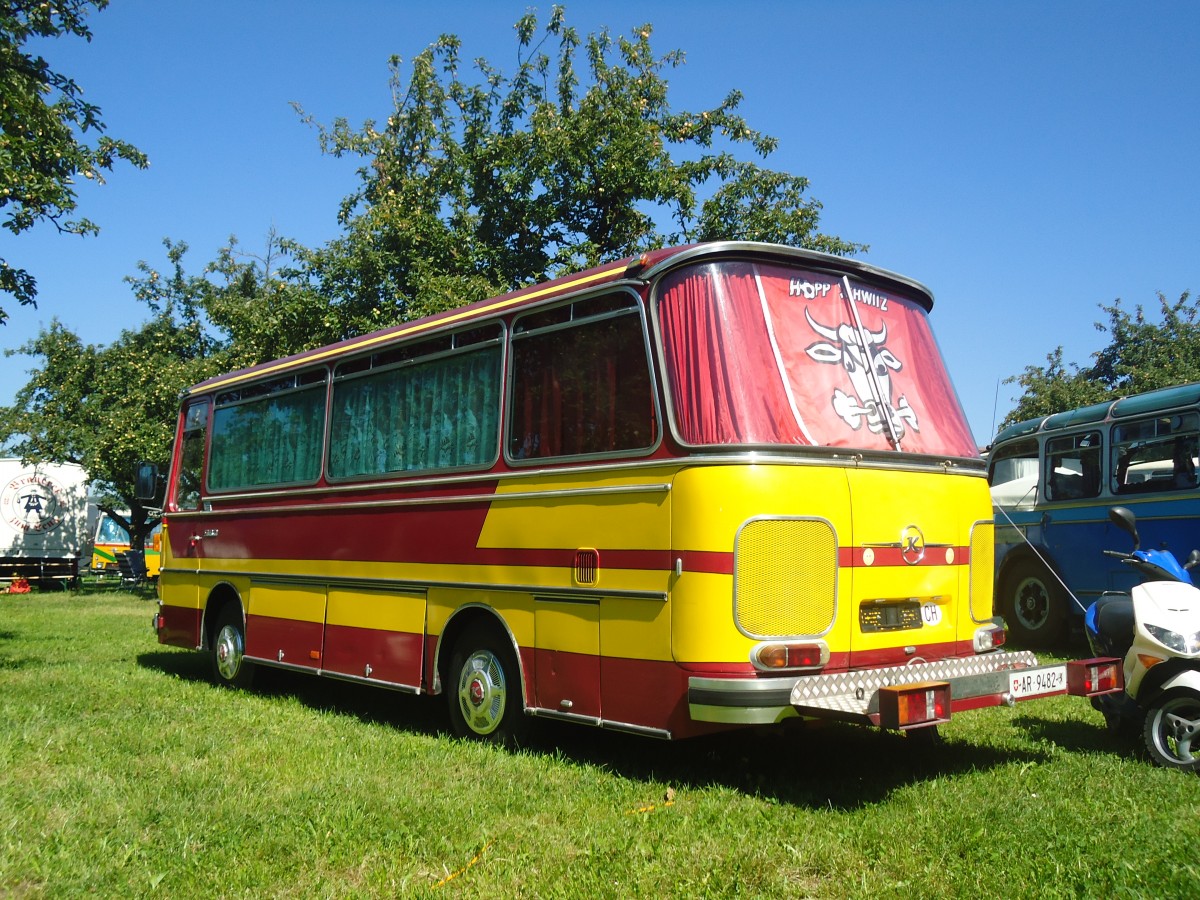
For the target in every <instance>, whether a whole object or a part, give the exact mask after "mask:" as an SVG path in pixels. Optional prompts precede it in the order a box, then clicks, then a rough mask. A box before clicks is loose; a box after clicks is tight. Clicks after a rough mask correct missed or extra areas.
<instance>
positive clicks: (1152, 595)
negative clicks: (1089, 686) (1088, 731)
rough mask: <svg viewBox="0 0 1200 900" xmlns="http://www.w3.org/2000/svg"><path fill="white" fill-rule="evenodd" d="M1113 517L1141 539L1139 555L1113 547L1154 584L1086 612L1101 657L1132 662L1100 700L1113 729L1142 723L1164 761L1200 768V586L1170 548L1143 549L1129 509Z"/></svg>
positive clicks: (1198, 561) (1197, 555) (1194, 560)
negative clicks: (1121, 682)
mask: <svg viewBox="0 0 1200 900" xmlns="http://www.w3.org/2000/svg"><path fill="white" fill-rule="evenodd" d="M1109 518H1110V519H1111V520H1112V521H1113V522H1114V523H1115V524H1116V525H1117V526H1118V527H1119V528H1121V529H1122V530H1123V531H1126V532H1127V533H1128V534H1129V535H1130V536H1131V537H1132V538H1133V552H1132V553H1121V552H1118V551H1116V550H1105V551H1104V553H1105V555H1106V556H1113V557H1116V558H1118V559H1120V560H1122V561H1123V562H1125V563H1128V564H1129V565H1131V566H1133V567H1134V568H1135V569H1137V570H1138V572H1140V573H1141V574H1142V575H1143V576H1145V578H1146V581H1145V582H1143V583H1142V584H1138V585H1136V586H1135V587H1134V588H1133V592H1132V595H1127V594H1106V595H1105V596H1103V597H1101V598H1100V599H1099V600H1097V601H1096V602H1095V603H1093V604H1092V605H1091V606H1090V607H1089V608H1088V611H1087V614H1086V615H1085V617H1084V630H1085V631H1086V632H1087V639H1088V643H1089V644H1090V645H1091V648H1092V651H1093V652H1094V653H1096V655H1097V656H1116V657H1122V658H1124V660H1125V692H1124V693H1115V694H1107V695H1104V696H1100V697H1095V698H1093V700H1092V704H1093V705H1094V706H1095V707H1096V709H1098V710H1100V711H1101V712H1102V713H1104V718H1105V721H1106V722H1107V723H1108V725H1109V727H1110V729H1112V730H1114V731H1117V730H1126V729H1134V728H1137V726H1138V725H1140V726H1141V728H1140V730H1141V732H1142V735H1143V737H1144V739H1145V742H1146V749H1147V750H1148V751H1149V752H1150V756H1151V758H1152V759H1153V760H1154V762H1155V763H1157V764H1158V765H1160V766H1166V767H1169V768H1177V769H1190V770H1192V771H1194V772H1200V589H1197V588H1196V587H1195V586H1194V585H1193V583H1192V578H1191V575H1190V574H1189V571H1188V570H1190V569H1192V568H1193V567H1195V566H1197V565H1200V550H1193V551H1192V553H1191V556H1190V557H1189V558H1188V561H1187V565H1186V566H1180V565H1179V562H1178V560H1176V559H1175V557H1174V556H1173V555H1172V554H1171V553H1170V552H1169V551H1166V550H1142V549H1140V547H1141V540H1140V538H1139V537H1138V532H1137V521H1136V519H1135V518H1134V515H1133V513H1132V512H1130V511H1129V510H1128V509H1126V508H1125V507H1123V506H1115V507H1113V508H1112V509H1111V510H1109Z"/></svg>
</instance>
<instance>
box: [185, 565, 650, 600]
mask: <svg viewBox="0 0 1200 900" xmlns="http://www.w3.org/2000/svg"><path fill="white" fill-rule="evenodd" d="M163 571H164V572H177V573H183V574H185V575H188V576H192V577H204V576H210V577H213V578H226V579H233V578H242V579H247V580H249V582H250V584H251V586H253V585H255V584H286V585H313V586H315V585H327V586H328V585H337V586H338V587H355V586H358V587H363V588H366V589H370V590H379V589H380V588H388V589H391V590H393V591H395V592H397V593H405V594H424V593H426V592H427V591H429V590H430V589H433V588H437V589H441V590H464V591H487V592H489V593H510V594H513V593H516V594H533V595H536V596H537V598H538V599H543V600H553V599H555V595H561V596H562V597H563V598H564V599H568V600H574V599H580V600H584V599H590V600H603V599H604V598H605V597H614V598H617V597H619V598H621V599H623V600H653V601H655V602H657V603H666V602H667V592H666V591H635V590H613V589H604V590H601V589H599V588H589V587H556V586H548V585H544V584H494V583H492V582H487V581H479V582H472V581H406V580H402V579H398V578H364V577H362V576H349V575H300V574H288V573H286V572H284V573H279V572H239V571H236V570H234V569H200V570H199V571H197V570H195V569H184V568H179V567H177V566H172V567H168V568H166V569H163ZM663 571H664V572H666V571H667V570H665V569H664V570H663ZM227 583H228V582H227ZM475 605H478V606H482V604H475ZM484 608H488V607H484Z"/></svg>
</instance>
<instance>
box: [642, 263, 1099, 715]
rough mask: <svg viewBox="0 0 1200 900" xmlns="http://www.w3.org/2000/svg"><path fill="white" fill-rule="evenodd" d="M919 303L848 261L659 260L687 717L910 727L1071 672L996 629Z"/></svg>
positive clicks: (972, 482) (955, 437) (964, 449)
mask: <svg viewBox="0 0 1200 900" xmlns="http://www.w3.org/2000/svg"><path fill="white" fill-rule="evenodd" d="M931 306H932V299H931V297H930V296H929V294H928V292H927V291H925V289H924V288H922V287H921V286H920V285H918V284H916V283H914V282H909V281H907V280H905V279H902V278H899V277H898V276H894V275H890V274H889V273H883V272H879V271H877V270H874V269H871V268H869V267H866V266H862V265H861V264H857V263H854V262H852V261H844V260H838V261H836V262H834V261H832V260H813V259H812V258H811V257H799V258H798V260H797V261H796V262H794V263H790V262H788V261H787V260H784V259H770V258H767V259H762V258H757V257H755V256H753V255H750V254H747V256H746V257H745V258H744V259H726V260H719V261H718V260H711V259H708V260H697V261H696V262H695V263H694V264H692V265H690V266H684V267H681V268H676V269H674V270H672V271H670V272H667V273H665V274H664V275H663V277H662V280H661V282H660V283H659V285H658V287H657V291H656V302H655V307H654V309H655V321H656V326H657V330H658V334H659V337H660V340H661V345H662V346H661V355H662V365H663V370H664V380H665V382H666V389H667V394H668V398H667V399H668V409H669V417H670V419H671V425H672V431H673V433H674V434H675V436H676V437H677V439H678V440H679V441H680V442H681V444H683V445H684V446H685V447H686V448H687V453H688V456H689V460H688V462H689V464H688V465H687V466H686V467H684V468H683V469H681V470H680V471H679V473H678V474H677V476H676V477H675V480H674V483H673V485H672V490H671V495H672V516H673V519H672V544H673V547H674V553H675V555H676V574H677V579H676V582H675V584H674V587H673V590H672V607H673V636H674V653H675V659H676V662H677V663H678V664H680V665H681V666H682V667H683V668H685V669H686V670H687V671H688V673H689V676H688V709H689V713H690V717H691V719H692V720H693V721H699V722H722V723H727V724H731V723H768V722H775V721H779V720H781V719H784V718H788V717H794V716H797V715H799V716H813V717H829V718H839V719H845V720H849V721H859V722H870V723H873V724H876V725H883V726H886V727H893V728H904V729H907V728H912V727H921V726H926V725H934V724H937V723H939V722H941V721H945V720H946V719H948V718H949V716H950V714H951V713H952V712H953V711H955V710H962V709H970V708H974V707H980V706H987V705H997V704H1001V703H1012V702H1015V701H1016V700H1020V699H1025V698H1027V697H1033V696H1044V695H1048V694H1055V693H1066V692H1067V691H1068V688H1069V684H1068V681H1074V680H1077V679H1074V678H1073V677H1071V678H1069V676H1068V668H1067V667H1066V666H1065V665H1063V666H1050V667H1041V666H1038V664H1037V660H1036V659H1035V658H1034V657H1033V655H1032V654H1029V653H1007V652H1004V651H1002V650H1000V649H999V648H1000V647H1001V646H1002V645H1003V643H1004V636H1005V631H1004V627H1003V624H1002V622H1000V621H999V620H998V619H993V613H992V568H993V547H994V544H993V541H994V532H993V525H992V518H991V504H990V499H989V494H988V488H987V484H986V481H985V478H984V465H983V462H982V461H981V460H980V458H979V456H978V453H977V451H976V447H975V444H974V442H973V439H972V437H971V433H970V430H969V427H968V426H967V424H966V420H965V417H964V415H963V413H962V409H961V406H960V405H959V403H958V400H957V397H956V395H955V393H954V390H953V387H952V386H951V384H950V381H949V378H948V376H947V374H946V372H945V369H944V367H943V365H942V361H941V356H940V353H939V352H938V349H937V346H936V342H935V341H934V339H933V335H932V333H931V332H930V330H929V327H928V323H927V320H926V314H927V313H928V311H929V309H930V307H931ZM1110 674H1111V673H1110ZM1108 687H1111V684H1109V685H1108ZM1101 689H1106V688H1103V687H1102V688H1101ZM1077 692H1078V691H1077Z"/></svg>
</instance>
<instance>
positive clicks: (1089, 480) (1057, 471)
mask: <svg viewBox="0 0 1200 900" xmlns="http://www.w3.org/2000/svg"><path fill="white" fill-rule="evenodd" d="M1046 472H1047V473H1048V477H1047V479H1046V499H1047V500H1081V499H1084V498H1087V497H1098V496H1099V495H1100V484H1101V478H1100V432H1099V431H1087V432H1084V433H1083V434H1071V435H1067V436H1065V437H1060V438H1054V439H1053V440H1049V441H1046Z"/></svg>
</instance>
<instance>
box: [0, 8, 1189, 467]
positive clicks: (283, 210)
mask: <svg viewBox="0 0 1200 900" xmlns="http://www.w3.org/2000/svg"><path fill="white" fill-rule="evenodd" d="M531 5H533V4H530V3H526V2H524V0H517V2H510V0H492V2H481V0H443V2H440V3H426V2H420V3H415V2H411V3H410V2H401V0H392V2H387V0H339V2H333V0H327V2H316V0H291V2H277V0H170V2H166V0H113V3H112V5H111V6H110V7H109V8H108V9H107V10H106V11H104V12H102V13H99V14H97V15H95V16H94V17H93V18H92V20H91V22H92V30H93V33H94V39H93V41H92V42H91V43H90V44H87V43H84V42H82V41H79V40H76V39H71V40H59V41H55V42H50V43H48V44H46V45H45V46H44V47H43V48H42V52H43V53H44V54H45V55H46V56H47V58H48V59H49V60H50V62H51V64H52V66H53V67H54V68H56V69H58V70H59V71H62V72H65V73H67V74H69V75H71V76H72V77H74V78H75V79H76V81H78V82H79V84H80V85H81V86H82V87H83V88H84V90H85V91H86V94H87V97H88V99H89V100H91V101H92V102H94V103H97V104H98V105H99V106H100V107H101V109H102V111H103V118H104V120H105V122H106V123H107V125H108V129H109V133H110V134H111V135H113V136H115V137H119V138H123V139H125V140H128V141H131V142H132V143H134V144H136V145H137V146H138V147H139V148H140V149H142V150H143V151H145V152H146V153H147V154H148V155H149V157H150V161H151V165H150V168H149V169H148V170H146V171H142V172H138V171H135V170H133V169H131V168H130V167H127V166H125V167H121V168H119V169H118V170H117V171H116V172H115V173H114V174H113V175H112V176H111V177H110V178H109V181H108V184H107V185H105V186H103V187H95V186H92V185H83V186H82V187H81V188H80V192H79V193H80V213H81V214H83V215H86V216H88V217H89V218H91V219H93V220H94V221H96V222H97V223H98V224H99V225H100V226H101V229H102V231H101V234H100V236H99V237H95V238H87V239H81V238H75V237H66V236H60V235H57V234H56V233H54V232H53V229H52V228H50V227H49V226H39V227H37V228H35V229H34V230H33V231H32V232H27V233H26V234H24V235H21V236H19V237H13V236H11V235H9V234H8V232H4V233H3V234H0V256H3V257H5V258H7V259H9V260H10V261H11V262H14V263H16V264H18V265H22V266H24V267H26V268H28V269H29V270H30V271H31V272H32V273H33V274H34V275H35V276H36V277H37V279H38V282H39V287H40V295H39V296H40V299H39V305H38V308H37V309H31V308H28V307H18V306H16V305H15V303H14V302H13V301H11V299H8V300H5V301H3V305H4V307H5V308H6V309H7V310H8V311H9V314H10V319H9V322H8V324H7V325H5V326H2V327H0V348H6V349H7V348H14V347H18V346H20V345H21V344H23V343H24V342H25V341H27V340H29V339H30V338H31V337H32V336H34V335H35V334H36V333H37V331H38V329H39V328H41V327H43V326H46V325H48V324H49V323H50V321H51V319H52V318H53V317H57V318H59V319H61V320H62V321H63V322H64V323H66V324H67V325H68V326H69V327H71V328H73V329H74V330H76V331H77V332H78V333H79V334H80V335H81V336H83V337H84V339H85V340H87V341H89V342H91V343H97V344H104V343H108V342H109V341H111V340H113V339H114V338H115V337H116V336H117V335H118V334H119V333H120V331H121V329H122V328H130V327H136V326H137V325H138V324H139V323H140V322H141V321H143V320H144V319H145V318H146V309H145V307H143V306H142V305H140V304H139V303H137V301H136V300H134V299H133V295H132V293H131V292H130V290H129V287H128V285H127V284H125V283H124V281H123V278H124V277H125V276H127V275H131V274H133V273H135V271H136V266H137V263H138V261H139V260H145V261H147V262H148V263H150V264H151V265H154V266H158V267H162V266H164V265H165V255H164V251H163V247H162V240H163V238H166V237H169V238H171V239H173V240H182V241H186V242H187V243H188V244H189V245H190V247H191V252H190V253H189V254H188V260H189V261H190V266H189V268H190V269H192V270H197V269H199V268H200V267H201V266H202V265H203V264H204V263H206V262H208V261H209V260H211V259H212V258H213V257H214V256H215V254H216V251H217V249H218V247H220V246H221V244H222V243H223V242H224V241H225V240H226V239H227V238H228V236H229V235H231V234H233V235H237V237H238V238H239V240H240V242H241V244H242V245H243V247H244V248H245V249H246V250H248V251H251V252H252V251H255V250H259V249H261V248H262V246H263V241H264V236H265V235H266V234H267V232H268V231H269V230H270V229H275V230H276V231H277V232H279V233H280V234H282V235H286V236H289V237H293V238H295V239H297V240H299V241H301V242H303V243H307V244H310V245H317V244H321V243H324V242H325V241H327V240H329V239H331V238H333V237H335V236H337V235H338V234H339V227H338V224H337V221H336V213H337V206H338V203H339V201H340V200H341V199H342V198H343V197H344V196H346V195H347V194H348V193H350V192H351V191H352V190H353V189H354V187H355V184H356V180H355V176H354V168H355V164H354V163H353V162H351V161H347V160H335V159H333V158H330V157H323V156H322V155H321V153H320V149H319V147H318V145H317V138H316V133H315V132H314V131H313V129H312V128H311V127H309V126H307V125H305V124H303V123H302V122H301V121H300V118H299V117H298V115H297V114H296V113H295V111H294V110H293V109H292V107H291V106H290V102H291V101H296V102H298V103H299V104H301V105H302V106H303V107H304V108H305V109H306V110H307V111H308V112H309V113H311V114H312V115H313V116H314V117H315V118H316V119H317V120H318V121H321V122H326V123H328V122H330V121H331V120H332V119H333V118H334V117H337V116H344V117H346V118H348V119H349V120H350V121H351V123H353V124H359V123H361V122H362V121H363V120H364V119H367V118H375V119H383V118H385V117H386V115H387V113H388V109H389V106H390V97H389V88H388V83H387V78H388V72H387V60H388V58H389V56H391V55H392V54H397V55H399V56H400V57H402V58H403V59H405V60H409V59H411V58H412V57H413V56H414V55H415V54H416V53H418V52H420V50H422V49H423V48H424V47H426V46H427V45H428V44H430V43H431V42H433V41H434V40H435V39H436V38H437V36H438V35H439V34H442V33H447V32H448V33H453V34H457V35H458V36H459V37H460V38H462V40H463V57H464V58H466V59H472V58H474V57H477V56H483V57H485V58H487V59H488V60H489V61H490V62H491V63H492V64H493V65H496V66H499V67H500V68H502V69H504V70H505V71H509V72H511V71H512V69H513V67H514V64H515V46H516V42H515V37H514V34H513V29H512V26H513V23H514V22H516V20H517V19H518V18H519V17H520V15H522V13H523V12H524V11H525V9H526V8H527V6H531ZM566 7H567V18H568V22H570V23H571V24H573V25H574V26H575V27H576V28H577V29H578V30H579V31H580V32H582V33H587V32H590V31H595V30H598V29H599V28H600V27H602V26H608V27H609V28H610V30H611V31H613V32H615V33H627V32H628V31H629V30H630V29H632V28H633V27H634V26H636V25H641V24H643V23H646V22H649V23H651V24H652V25H653V26H654V35H653V39H652V43H653V46H654V47H655V49H656V50H657V51H658V53H660V54H662V53H665V52H667V51H668V50H672V49H682V50H684V51H685V52H686V54H687V64H686V65H685V66H684V67H682V68H681V69H677V70H675V71H674V72H673V73H671V75H670V76H669V77H670V81H671V100H672V105H673V106H674V107H675V108H676V109H687V110H698V109H701V108H707V107H710V106H714V105H716V104H717V103H718V102H719V101H720V100H721V98H723V97H724V96H725V94H726V93H727V92H728V91H729V90H730V89H732V88H737V89H739V90H741V91H742V92H743V93H744V94H745V102H744V104H743V107H742V111H743V113H744V115H745V116H746V118H747V119H748V121H749V123H750V125H751V126H752V127H755V128H758V129H760V130H762V131H765V132H766V133H768V134H772V135H774V136H776V137H777V138H778V139H779V149H778V151H777V152H776V153H775V154H774V155H773V156H771V157H770V158H769V159H768V160H767V165H769V166H771V167H772V168H776V169H781V170H785V171H788V172H790V173H792V174H798V175H804V176H806V177H807V178H809V179H810V180H811V194H812V196H813V197H815V198H816V199H818V200H820V201H821V202H822V203H823V204H824V213H823V218H822V229H823V230H824V231H826V232H829V233H833V234H837V235H840V236H841V237H844V238H847V239H850V240H854V241H859V242H862V243H866V244H869V245H870V251H869V252H868V253H867V254H865V255H864V257H863V258H864V259H865V260H867V261H868V262H870V263H872V264H873V265H876V266H881V267H884V268H889V269H894V270H896V271H899V272H902V273H904V274H905V275H908V276H910V277H912V278H916V279H917V280H919V281H921V282H923V283H925V284H926V285H928V286H929V287H930V288H931V289H932V290H933V293H934V296H935V298H936V306H935V308H934V312H933V319H932V320H933V324H934V329H935V331H936V333H937V335H938V339H939V341H940V343H941V346H942V351H943V354H944V355H945V357H946V361H947V364H948V366H949V369H950V373H951V376H952V378H953V379H954V381H955V384H956V386H957V388H958V392H959V396H960V398H961V399H962V401H963V406H964V408H965V409H966V411H967V416H968V418H969V420H970V422H971V426H972V429H973V431H974V433H975V438H976V440H977V441H978V442H979V443H981V444H984V443H987V441H988V440H989V439H990V437H991V436H992V434H994V431H995V425H996V424H997V423H998V422H999V420H1000V419H1001V418H1002V417H1003V416H1004V414H1005V413H1006V412H1007V411H1008V410H1009V409H1011V408H1012V405H1013V399H1014V398H1015V396H1016V395H1017V390H1016V386H1015V385H1004V384H1001V382H1002V381H1003V379H1005V378H1007V377H1009V376H1011V375H1015V374H1018V373H1019V372H1021V371H1022V370H1023V369H1024V368H1025V366H1027V365H1039V364H1041V363H1043V362H1044V360H1045V357H1046V354H1047V353H1049V352H1050V351H1052V350H1053V349H1054V348H1055V347H1056V346H1059V345H1061V346H1063V348H1064V352H1065V355H1066V358H1067V359H1068V360H1070V361H1075V362H1079V363H1081V364H1086V363H1087V362H1088V359H1089V356H1090V354H1091V353H1093V352H1094V351H1096V350H1098V349H1100V347H1102V346H1103V345H1104V344H1105V343H1106V342H1107V339H1106V335H1104V334H1101V333H1099V332H1098V331H1097V330H1096V329H1095V328H1094V327H1093V326H1094V323H1095V322H1096V321H1098V320H1099V319H1100V318H1101V317H1102V315H1101V311H1100V309H1099V306H1098V305H1099V304H1101V303H1110V302H1112V301H1113V300H1114V299H1116V298H1118V297H1119V298H1121V299H1122V301H1123V302H1124V303H1126V304H1127V305H1129V306H1131V307H1132V306H1133V305H1136V304H1143V305H1146V306H1147V308H1148V309H1149V310H1151V311H1154V310H1156V309H1157V299H1156V294H1157V292H1159V291H1161V292H1163V293H1164V294H1166V295H1167V297H1168V298H1169V299H1172V300H1173V299H1176V298H1177V297H1178V296H1179V294H1180V293H1182V292H1183V291H1184V290H1194V291H1195V290H1200V277H1198V276H1200V272H1198V266H1197V263H1198V261H1200V254H1198V251H1200V240H1198V237H1200V221H1198V211H1200V178H1197V171H1196V170H1197V163H1196V160H1197V158H1198V153H1200V4H1198V3H1193V2H1182V0H1176V2H1173V0H1167V2H1151V3H1143V4H1137V5H1136V6H1135V5H1134V4H1131V3H1115V2H1114V3H1103V2H1072V0H1064V2H1050V3H1047V2H1026V0H1007V2H995V3H978V2H932V0H915V2H905V3H900V2H888V3H885V2H866V0H863V2H853V0H849V2H840V3H837V2H806V0H794V2H783V0H778V2H755V0H742V2H739V3H731V2H728V0H725V2H711V0H691V2H688V3H677V2H655V0H645V2H639V3H626V2H588V3H582V2H576V3H567V4H566ZM536 8H537V9H538V10H539V12H540V13H541V16H542V19H543V21H544V19H545V16H546V15H547V14H548V11H549V8H550V7H549V4H537V7H536ZM32 362H33V361H32V360H31V359H30V358H28V357H23V356H16V357H12V358H4V359H0V403H9V402H11V399H12V397H13V394H14V393H15V391H16V390H17V388H18V387H20V386H21V385H22V384H23V383H24V382H25V381H26V370H27V369H28V368H29V367H30V365H31V364H32Z"/></svg>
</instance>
